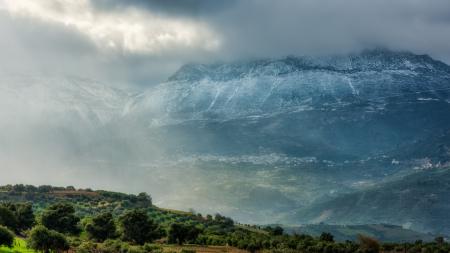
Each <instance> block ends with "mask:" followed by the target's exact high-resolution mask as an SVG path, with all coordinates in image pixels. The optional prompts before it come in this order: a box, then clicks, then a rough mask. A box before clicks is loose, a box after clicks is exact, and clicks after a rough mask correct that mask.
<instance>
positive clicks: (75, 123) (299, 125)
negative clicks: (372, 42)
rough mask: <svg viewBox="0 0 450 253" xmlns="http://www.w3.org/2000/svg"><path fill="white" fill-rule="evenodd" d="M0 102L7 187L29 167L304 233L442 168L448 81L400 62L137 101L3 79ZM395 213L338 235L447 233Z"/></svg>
mask: <svg viewBox="0 0 450 253" xmlns="http://www.w3.org/2000/svg"><path fill="white" fill-rule="evenodd" d="M0 91H1V92H0V98H1V99H0V108H1V110H2V118H1V119H0V127H1V128H2V129H1V130H2V131H0V141H1V143H2V144H3V145H1V146H0V151H1V152H0V159H2V161H3V162H4V165H3V166H4V167H5V169H9V170H11V171H12V174H13V176H14V178H21V177H23V175H29V174H30V173H29V172H28V171H27V170H26V168H27V167H30V166H31V167H32V168H34V170H33V173H31V175H34V173H37V174H39V176H42V175H59V179H58V181H57V182H50V183H60V182H61V183H67V184H74V183H78V184H80V185H93V186H95V187H100V188H101V187H109V186H110V184H112V185H114V187H115V188H114V189H115V190H121V191H129V190H130V189H131V190H134V191H149V192H152V193H153V195H154V198H155V203H157V204H158V205H161V206H166V207H170V208H181V209H185V208H186V207H192V208H194V209H195V210H198V211H201V212H214V211H220V212H222V213H224V214H226V215H230V216H233V217H235V218H236V219H237V220H239V221H243V222H248V223H259V224H269V223H274V222H278V221H289V222H292V223H294V224H300V223H309V222H314V221H315V220H316V218H317V217H316V216H315V215H316V214H317V212H322V211H323V210H322V209H321V208H319V207H318V206H317V205H318V203H328V202H327V201H337V202H333V203H335V204H336V206H333V208H337V210H340V209H339V208H342V207H339V206H338V204H339V201H338V199H340V198H341V196H353V195H351V194H361V193H362V192H366V191H372V190H373V189H374V187H381V188H380V190H379V191H380V192H384V190H383V189H385V188H384V187H388V188H389V187H390V186H389V185H390V184H397V183H401V184H405V185H407V184H411V186H410V187H411V188H414V187H415V186H414V180H409V179H408V178H409V176H414V175H417V173H419V172H421V171H422V170H423V169H429V168H445V167H448V165H449V161H450V152H449V150H450V144H449V141H448V140H450V138H449V136H450V135H449V133H450V117H445V115H450V67H449V66H448V65H446V64H444V63H442V62H440V61H437V60H434V59H432V58H431V57H429V56H427V55H416V54H413V53H409V52H393V51H388V50H369V51H363V52H361V53H357V54H351V55H341V56H330V57H294V56H290V57H286V58H282V59H263V60H251V61H241V62H234V63H217V64H209V65H205V64H188V65H185V66H183V67H181V68H180V70H179V71H177V72H176V73H175V74H174V75H173V76H171V77H170V78H169V79H168V80H167V81H166V82H164V83H161V84H159V85H156V86H155V87H150V88H148V89H146V90H144V91H141V92H130V91H128V90H118V89H112V88H109V87H108V86H107V85H103V84H100V83H97V82H94V81H91V80H86V79H80V78H74V77H63V78H61V77H47V76H41V77H35V76H19V77H11V76H3V77H2V78H1V82H0ZM24 157H25V159H24ZM49 167H51V169H48V168H49ZM36 168H38V169H36ZM37 171H38V172H37ZM31 175H30V177H31ZM32 178H35V177H32ZM0 180H1V179H0ZM32 180H34V179H29V181H32ZM61 180H65V181H61ZM404 180H406V181H404ZM435 180H437V181H438V182H437V183H436V185H445V184H446V181H445V179H444V178H440V177H436V179H435ZM405 187H406V186H405ZM377 189H378V188H377ZM445 189H446V188H445ZM428 190H429V191H431V190H432V189H424V193H425V192H426V191H428ZM444 193H445V191H444ZM348 194H350V195H348ZM408 197H411V198H412V196H408ZM438 198H439V201H440V202H442V201H445V200H446V199H445V196H444V195H443V194H441V195H438ZM349 199H352V198H351V197H350V198H349ZM412 199H414V198H412ZM348 201H351V200H348ZM367 202H369V200H367ZM342 203H346V202H344V201H342ZM402 203H403V202H402V198H394V202H392V203H391V204H392V208H388V209H387V210H389V212H390V213H388V214H386V216H383V217H381V216H373V215H375V213H374V212H372V213H371V212H359V211H358V212H357V210H359V209H358V208H357V206H356V205H353V206H354V207H355V213H354V215H355V218H354V219H352V220H350V219H344V218H341V217H340V216H338V215H337V216H336V222H340V221H341V220H342V221H343V222H344V221H345V222H348V223H351V222H352V221H355V222H356V221H358V224H359V223H364V224H372V223H376V224H378V223H392V222H396V223H395V224H399V223H401V224H400V225H405V226H406V225H408V224H407V223H406V218H408V219H411V220H413V221H414V222H413V224H414V227H415V228H417V229H420V230H423V231H431V232H441V231H444V230H443V227H442V226H443V224H446V222H447V220H448V218H446V217H444V216H438V217H439V219H443V220H444V221H443V222H442V223H438V222H430V221H429V217H432V215H431V216H429V217H428V218H427V216H423V213H421V212H414V213H411V215H409V216H408V215H405V216H404V217H405V219H404V220H402V219H399V220H402V222H397V221H399V220H395V219H393V218H392V219H391V218H389V215H390V214H392V215H393V216H392V217H397V216H395V215H394V214H393V212H394V211H393V210H394V209H395V208H403V209H402V210H408V209H409V208H412V207H413V206H414V203H413V202H411V203H409V202H408V203H409V204H411V205H412V206H409V205H406V204H405V205H403V204H404V203H403V204H402ZM382 204H383V202H382V201H379V202H376V201H374V202H373V205H375V206H381V205H382ZM330 205H331V204H330ZM417 208H418V209H421V210H422V211H423V212H425V209H426V208H427V207H426V205H419V206H418V207H417ZM439 208H441V207H439ZM442 208H444V209H443V210H444V211H445V210H447V209H446V208H447V207H445V206H442ZM309 210H310V211H311V212H309ZM436 210H437V209H436ZM338 213H339V212H338ZM300 214H305V216H304V217H303V216H302V215H300ZM305 217H308V218H305ZM330 221H333V220H330ZM403 221H404V222H403Z"/></svg>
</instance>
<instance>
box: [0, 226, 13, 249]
mask: <svg viewBox="0 0 450 253" xmlns="http://www.w3.org/2000/svg"><path fill="white" fill-rule="evenodd" d="M13 243H14V234H13V232H11V230H9V229H8V228H6V227H4V226H0V246H6V247H8V248H11V247H12V246H13Z"/></svg>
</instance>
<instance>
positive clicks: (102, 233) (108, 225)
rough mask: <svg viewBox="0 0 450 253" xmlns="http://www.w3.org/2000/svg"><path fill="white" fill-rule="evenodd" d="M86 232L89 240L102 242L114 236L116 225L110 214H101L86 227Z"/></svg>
mask: <svg viewBox="0 0 450 253" xmlns="http://www.w3.org/2000/svg"><path fill="white" fill-rule="evenodd" d="M86 232H87V233H88V235H89V237H90V238H91V239H95V240H97V241H101V242H103V241H104V240H106V239H109V238H114V237H115V236H116V224H115V223H114V218H113V215H112V214H111V213H109V212H108V213H102V214H99V215H97V216H95V217H94V218H93V219H92V221H91V222H89V223H88V224H87V225H86Z"/></svg>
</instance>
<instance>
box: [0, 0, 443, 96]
mask: <svg viewBox="0 0 450 253" xmlns="http://www.w3.org/2000/svg"><path fill="white" fill-rule="evenodd" d="M449 10H450V2H448V1H446V0H432V1H427V2H425V1H420V0H398V1H394V2H393V1H388V0H380V1H369V0H345V1H332V0H314V1H313V0H295V1H294V0H280V1H271V0H246V1H235V0H227V1H225V0H223V1H207V0H184V1H182V0H173V1H164V0H78V1H70V0H35V1H26V0H0V22H1V23H0V34H1V35H2V41H0V43H1V45H2V48H4V49H5V50H4V51H5V52H6V54H8V55H10V57H9V59H16V63H17V64H11V63H10V60H8V61H6V60H0V65H4V66H6V67H9V68H13V66H18V67H19V69H20V68H23V66H22V65H26V66H28V67H29V69H33V68H35V69H44V70H45V71H46V72H61V73H69V74H71V75H78V76H85V77H90V78H94V79H100V80H101V81H104V82H106V83H113V84H117V85H123V84H131V85H132V86H135V87H146V86H149V85H152V84H155V83H158V82H161V81H163V80H165V79H166V78H167V77H168V76H170V75H171V74H172V73H173V72H175V71H176V69H177V68H179V67H180V65H182V64H185V63H188V62H214V61H228V60H239V59H247V58H267V57H283V56H285V55H315V54H343V53H348V52H355V51H359V50H362V49H365V48H374V47H386V48H390V49H393V50H409V51H412V52H415V53H419V54H430V55H431V56H432V57H434V58H437V59H440V60H443V61H446V62H447V63H449V62H450V49H449V47H448V45H447V44H448V41H450V14H448V13H450V12H449ZM19 71H20V70H19Z"/></svg>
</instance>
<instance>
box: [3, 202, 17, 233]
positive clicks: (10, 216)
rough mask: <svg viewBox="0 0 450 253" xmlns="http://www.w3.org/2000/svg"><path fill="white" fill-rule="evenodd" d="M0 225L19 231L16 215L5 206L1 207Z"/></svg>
mask: <svg viewBox="0 0 450 253" xmlns="http://www.w3.org/2000/svg"><path fill="white" fill-rule="evenodd" d="M0 225H3V226H5V227H8V228H9V229H12V230H17V218H16V216H15V215H14V213H13V212H12V211H11V210H10V209H9V208H8V207H7V206H5V205H1V206H0Z"/></svg>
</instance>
